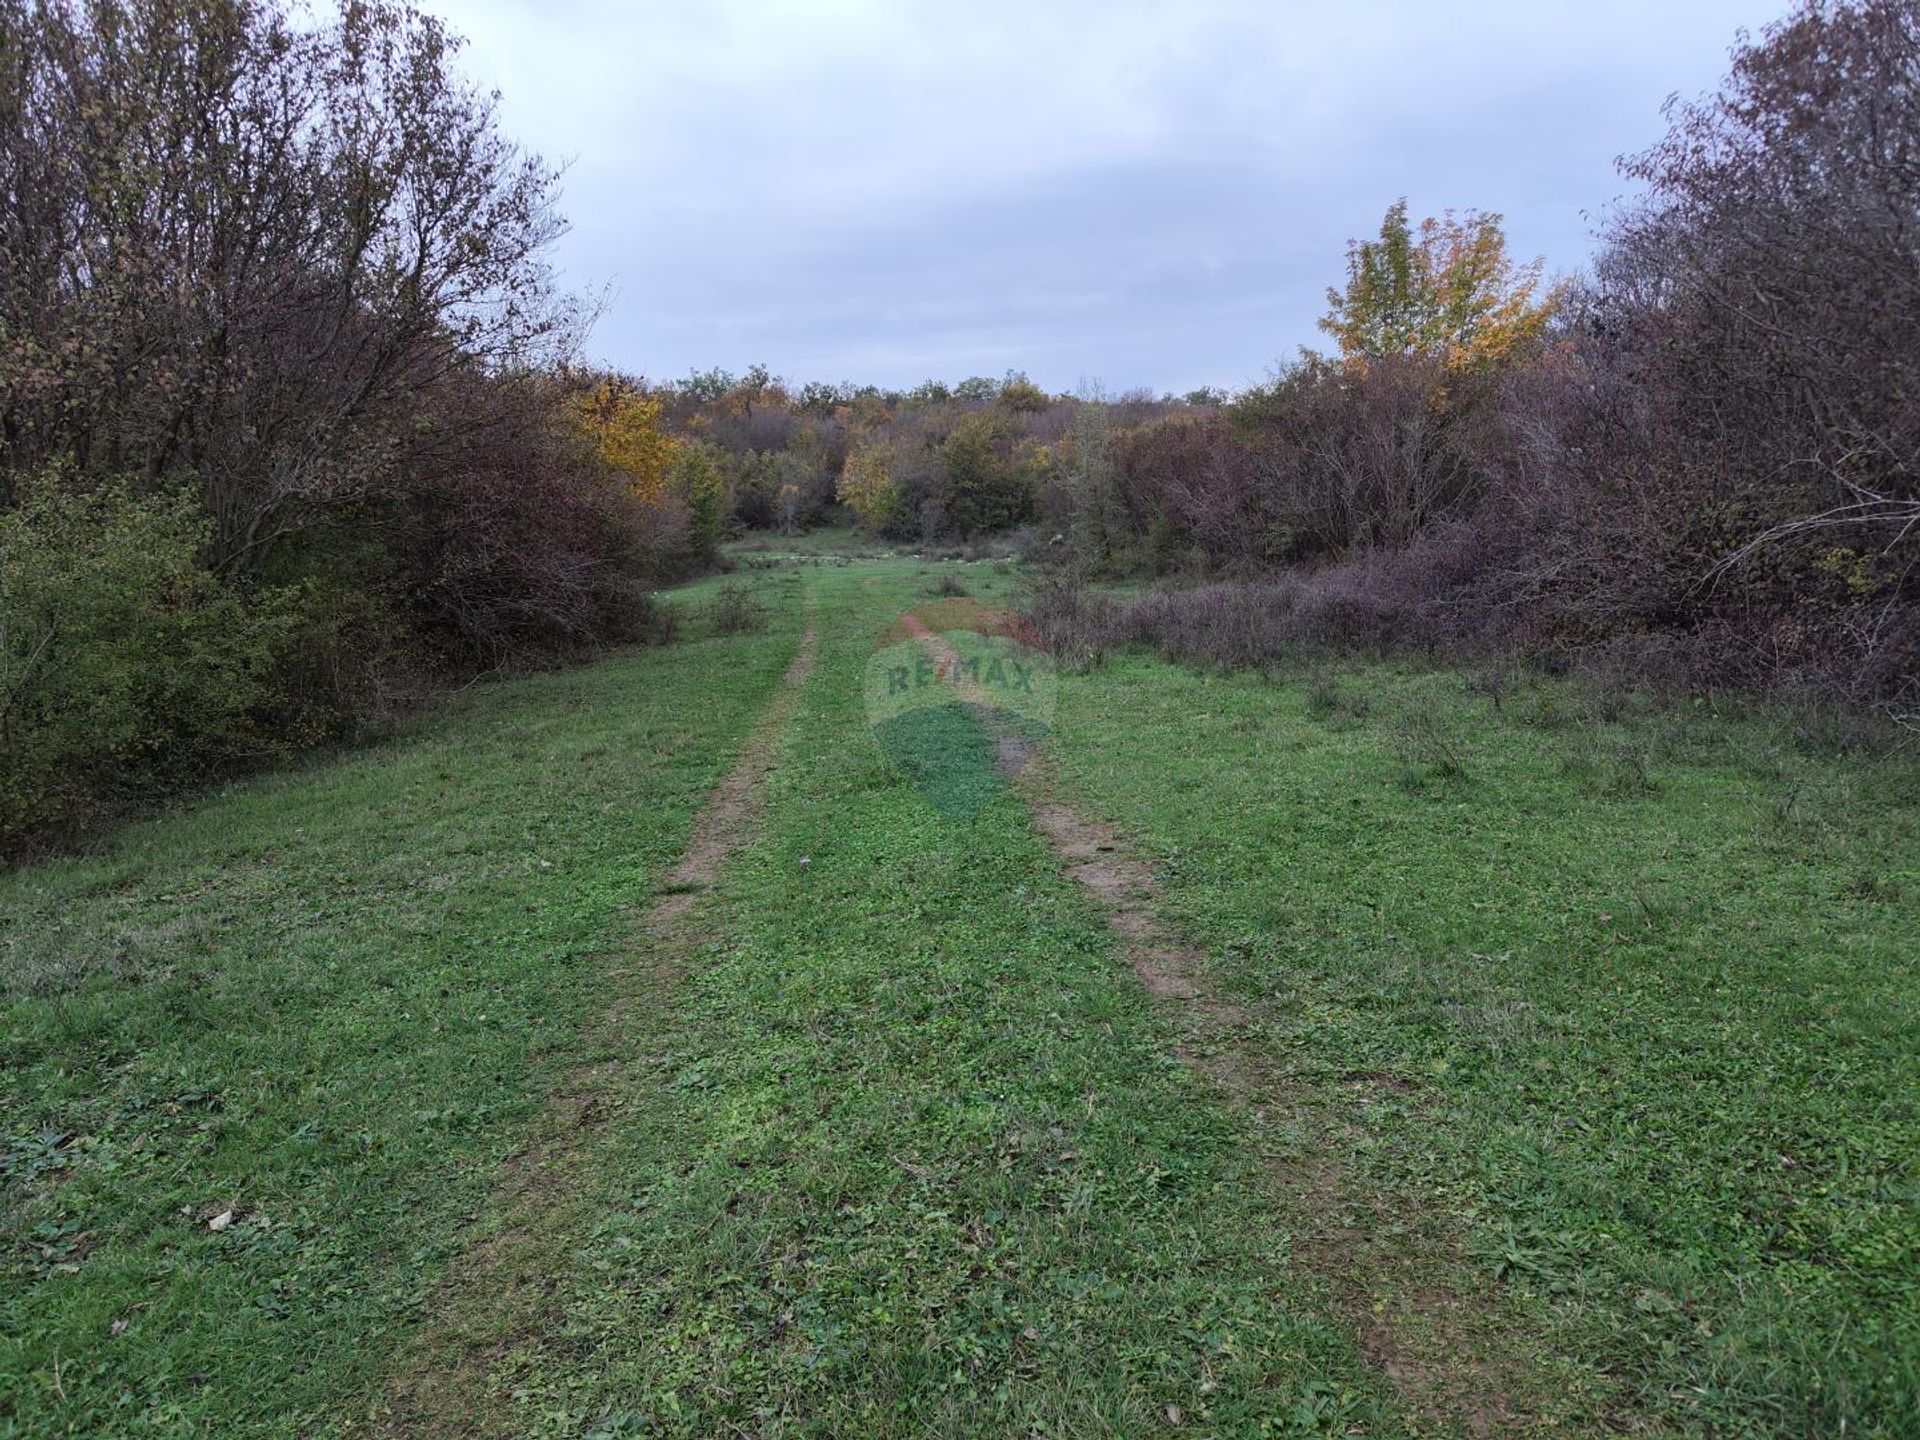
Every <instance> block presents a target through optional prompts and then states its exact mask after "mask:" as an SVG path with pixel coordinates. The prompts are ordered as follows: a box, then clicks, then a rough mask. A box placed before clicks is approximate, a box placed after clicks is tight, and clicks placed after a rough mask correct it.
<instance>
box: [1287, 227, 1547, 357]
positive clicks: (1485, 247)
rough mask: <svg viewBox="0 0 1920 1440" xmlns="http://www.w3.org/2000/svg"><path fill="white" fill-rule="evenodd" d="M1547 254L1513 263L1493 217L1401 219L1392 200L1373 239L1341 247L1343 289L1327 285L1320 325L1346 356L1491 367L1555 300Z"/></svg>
mask: <svg viewBox="0 0 1920 1440" xmlns="http://www.w3.org/2000/svg"><path fill="white" fill-rule="evenodd" d="M1545 266H1546V262H1545V261H1544V260H1532V261H1529V262H1527V263H1526V264H1524V265H1519V264H1515V263H1514V261H1513V260H1512V258H1511V257H1509V256H1508V254H1507V237H1506V233H1505V232H1504V231H1503V230H1502V229H1501V228H1500V217H1499V216H1498V215H1491V214H1484V213H1481V212H1479V211H1468V212H1467V213H1466V214H1465V215H1461V216H1455V215H1454V214H1453V212H1451V211H1449V212H1447V213H1446V214H1445V215H1443V216H1441V217H1440V218H1439V219H1427V220H1422V221H1421V222H1420V224H1419V226H1418V228H1415V227H1414V226H1413V225H1412V224H1411V223H1409V221H1408V219H1407V202H1406V201H1405V200H1401V201H1398V202H1396V203H1395V204H1394V205H1393V206H1392V208H1390V209H1389V210H1388V211H1387V215H1386V219H1385V220H1384V221H1382V222H1381V225H1380V237H1379V239H1377V240H1364V241H1355V242H1354V243H1353V244H1351V245H1349V246H1348V247H1347V285H1346V289H1345V290H1337V289H1330V290H1328V291H1327V300H1328V302H1329V303H1330V304H1331V305H1332V306H1333V309H1332V311H1331V312H1330V313H1329V314H1328V315H1327V317H1326V318H1325V319H1323V320H1322V321H1321V322H1320V328H1321V329H1322V330H1324V331H1326V332H1327V333H1328V334H1329V335H1331V336H1332V337H1333V338H1334V340H1335V341H1336V342H1337V343H1338V344H1339V347H1340V355H1341V358H1342V359H1344V360H1345V361H1347V362H1348V363H1349V364H1358V365H1365V364H1366V363H1367V362H1368V361H1370V360H1378V359H1384V358H1387V357H1390V356H1400V355H1413V356H1420V357H1423V358H1428V359H1434V360H1438V361H1440V362H1441V363H1442V364H1444V365H1445V366H1446V367H1447V368H1448V369H1450V370H1483V369H1491V368H1495V367H1497V366H1499V365H1501V364H1503V363H1505V362H1506V361H1507V360H1508V359H1510V358H1511V357H1513V356H1514V355H1515V354H1516V352H1518V351H1519V350H1521V349H1523V348H1524V347H1526V346H1528V345H1530V344H1531V343H1532V342H1533V341H1535V340H1537V339H1538V338H1539V337H1540V336H1541V334H1542V333H1544V332H1545V330H1546V327H1547V322H1548V321H1549V320H1550V319H1552V317H1553V312H1554V309H1555V307H1556V306H1557V305H1558V304H1559V302H1560V298H1561V291H1560V289H1559V288H1558V287H1545V288H1543V284H1542V282H1543V278H1544V273H1545Z"/></svg>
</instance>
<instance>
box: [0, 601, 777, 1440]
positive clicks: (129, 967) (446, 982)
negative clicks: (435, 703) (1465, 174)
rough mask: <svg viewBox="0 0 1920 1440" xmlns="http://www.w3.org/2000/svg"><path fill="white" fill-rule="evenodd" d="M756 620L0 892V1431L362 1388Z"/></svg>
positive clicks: (601, 957) (628, 882) (676, 795)
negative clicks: (730, 634) (0, 1197)
mask: <svg viewBox="0 0 1920 1440" xmlns="http://www.w3.org/2000/svg"><path fill="white" fill-rule="evenodd" d="M756 583H758V584H760V585H761V586H762V587H763V589H764V591H765V593H766V594H767V597H768V598H769V599H770V600H775V601H777V600H779V598H780V596H781V595H782V594H783V593H787V592H786V582H785V581H784V580H783V579H781V578H780V577H773V576H767V577H760V578H759V579H758V581H757V582H756ZM774 615H775V623H774V625H773V627H772V628H771V629H769V630H768V631H767V632H766V633H764V634H759V635H750V636H744V637H737V638H733V639H728V640H724V641H719V640H712V639H708V638H703V636H702V632H701V628H700V626H699V625H698V624H697V623H696V624H694V625H692V626H690V627H689V629H690V630H691V631H692V632H693V635H694V638H692V639H690V640H689V641H688V642H687V643H685V644H682V645H680V646H678V647H675V648H673V649H671V650H664V651H649V652H643V653H638V654H634V655H632V656H629V657H625V658H621V659H617V660H613V661H609V662H607V663H605V664H602V665H599V666H595V667H592V668H589V669H583V670H577V671H573V672H569V673H566V674H559V675H550V676H543V677H539V678H535V679H531V680H525V681H516V682H512V683H509V684H503V685H498V686H488V687H482V688H479V689H476V690H474V691H472V692H470V693H469V694H468V695H467V696H465V697H463V698H462V700H461V701H460V702H458V703H457V704H456V705H454V706H452V707H451V708H450V709H449V710H448V711H447V712H446V713H444V714H443V715H441V716H439V717H437V718H434V719H431V720H429V721H427V722H424V723H422V724H420V725H419V726H418V727H416V728H415V729H414V730H413V731H412V732H411V733H409V734H408V735H407V736H406V737H405V738H403V739H400V740H397V741H395V742H393V743H391V744H389V745H386V746H382V747H379V748H377V749H373V750H368V751H364V752H360V753H357V754H353V755H349V756H346V757H342V758H337V759H335V760H333V761H331V762H328V763H325V764H317V765H315V766H313V767H311V768H309V769H306V770H302V771H299V772H295V773H292V774H288V775H284V776H279V777H274V778H269V779H264V780H259V781H254V782H250V783H247V784H244V785H238V786H234V787H232V788H230V789H229V790H227V791H226V792H224V793H222V794H220V795H218V796H214V797H210V798H207V799H205V800H203V801H201V802H200V803H198V804H196V805H194V806H192V807H190V808H187V809H185V810H183V811H181V812H180V813H177V814H173V815H170V816H166V817H162V818H160V819H157V820H155V821H153V822H152V823H149V824H146V825H143V826H139V827H135V828H134V829H131V830H129V831H128V832H126V834H125V835H124V836H123V837H122V838H121V839H120V841H119V842H118V843H117V844H116V845H115V846H114V847H113V848H112V849H110V850H109V851H107V852H106V853H104V854H103V855H101V856H99V857H97V858H90V859H80V860H71V861H64V862H59V863H54V864H48V865H42V866H37V867H34V868H31V869H27V870H23V871H19V872H16V873H13V874H9V875H6V876H4V877H0V976H4V986H5V991H4V1011H3V1012H0V1014H3V1015H4V1024H3V1027H0V1047H3V1053H4V1064H3V1065H0V1114H3V1115H4V1117H5V1134H4V1137H3V1138H4V1144H5V1151H4V1154H5V1166H6V1169H5V1177H4V1178H5V1184H6V1191H5V1197H6V1198H5V1209H4V1223H5V1227H6V1232H5V1256H4V1264H5V1267H6V1269H5V1274H4V1277H3V1278H4V1284H3V1285H0V1433H16V1434H22V1435H56V1434H76V1435H109V1434H110V1435H149V1434H165V1435H180V1434H213V1435H220V1436H223V1437H225V1436H235V1435H290V1434H310V1433H313V1432H314V1431H315V1430H316V1429H319V1428H321V1427H322V1426H323V1425H324V1424H326V1423H327V1422H328V1419H329V1417H331V1416H335V1415H337V1414H338V1412H339V1410H340V1408H341V1406H342V1405H343V1404H344V1403H348V1402H353V1401H357V1400H359V1399H360V1397H363V1396H364V1394H365V1392H366V1391H367V1389H368V1388H369V1386H371V1385H372V1384H373V1383H374V1380H375V1378H376V1376H377V1375H378V1373H379V1370H380V1368H381V1367H382V1366H383V1365H384V1364H385V1363H386V1362H387V1360H388V1354H389V1349H390V1347H391V1346H392V1345H393V1344H394V1343H395V1342H396V1340H397V1338H398V1337H399V1336H401V1335H403V1334H404V1333H405V1331H406V1329H407V1327H408V1326H409V1325H410V1324H411V1322H412V1320H413V1318H414V1317H415V1316H416V1315H417V1314H418V1313H419V1311H420V1308H421V1306H422V1305H423V1303H424V1302H425V1301H426V1300H427V1298H428V1297H429V1296H430V1295H432V1293H433V1291H434V1287H435V1285H436V1283H437V1281H438V1280H439V1277H440V1275H441V1273H442V1271H443V1269H444V1267H445V1265H446V1263H447V1261H448V1259H449V1257H450V1256H451V1255H452V1254H453V1253H455V1252H456V1251H457V1249H458V1248H459V1246H460V1244H461V1241H462V1238H463V1234H464V1232H465V1229H466V1226H467V1225H468V1223H469V1222H470V1221H471V1219H472V1217H473V1216H474V1214H475V1212H476V1210H477V1209H478V1207H479V1205H480V1203H481V1201H482V1199H483V1197H485V1196H486V1194H487V1193H488V1192H489V1189H490V1188H491V1187H492V1186H493V1185H494V1183H495V1182H496V1178H497V1176H498V1175H499V1173H500V1167H501V1165H502V1164H503V1163H504V1162H505V1160H506V1159H507V1157H509V1156H510V1155H512V1154H513V1153H514V1152H515V1151H516V1150H517V1149H518V1148H519V1147H520V1144H521V1142H522V1139H523V1137H524V1135H525V1134H526V1131H527V1127H528V1126H529V1125H530V1124H532V1123H534V1122H535V1119H536V1117H537V1116H539V1115H540V1114H541V1113H542V1107H543V1106H544V1104H545V1102H546V1098H547V1096H548V1095H549V1093H550V1092H551V1091H552V1090H553V1089H554V1088H555V1087H556V1085H558V1084H559V1083H560V1082H561V1081H562V1080H563V1079H564V1077H565V1076H567V1075H568V1073H569V1072H570V1071H571V1070H572V1069H573V1068H574V1067H575V1066H577V1065H579V1064H581V1063H583V1062H585V1061H588V1060H590V1059H591V1058H593V1057H592V1056H591V1055H589V1054H587V1053H585V1052H584V1051H583V1049H582V1036H583V1033H584V1022H585V1020H586V1019H587V1017H588V1016H589V1015H591V1014H592V1013H594V1012H595V1011H596V1010H597V1009H598V1008H599V1007H600V1006H601V1005H602V1004H603V1001H604V992H603V985H602V979H603V976H604V973H605V970H606V967H607V966H608V965H609V964H610V963H612V962H613V961H614V960H615V959H616V958H617V957H618V956H619V955H620V953H621V950H622V946H623V942H624V940H625V938H626V935H625V930H624V928H623V924H622V918H623V917H624V916H630V915H631V914H632V913H633V911H634V908H635V907H636V905H639V904H643V903H644V902H645V900H646V897H647V895H648V893H649V891H650V890H651V888H652V887H653V885H654V883H655V882H656V881H657V880H658V879H659V878H660V877H661V876H663V875H664V874H665V873H666V872H667V870H668V868H669V867H670V865H671V864H672V863H673V861H674V859H675V857H676V856H677V855H678V854H679V853H680V852H681V850H682V847H683V846H684V844H685V842H686V838H687V834H688V830H689V826H690V824H691V821H692V818H693V816H694V814H695V813H696V812H697V811H698V809H699V808H700V806H701V805H702V804H703V803H704V801H705V799H706V797H707V795H708V794H709V793H710V792H711V790H712V788H713V786H714V784H715V782H716V781H717V780H718V779H719V777H720V776H721V775H722V774H723V773H724V771H725V770H726V768H727V765H728V763H729V761H730V759H731V756H732V752H733V751H734V749H735V748H736V747H737V745H738V744H739V742H740V740H741V738H742V737H743V736H744V735H745V733H746V730H747V728H748V726H749V725H750V724H751V723H752V720H753V717H754V716H755V715H757V714H758V713H759V711H760V709H761V706H762V704H763V702H764V700H765V699H766V697H767V696H768V695H769V694H770V693H771V692H772V690H773V688H774V686H775V684H776V683H777V681H778V678H779V675H780V670H781V667H782V666H783V665H784V664H785V663H786V661H787V658H788V656H789V655H790V654H791V652H792V648H793V644H794V636H795V633H796V631H797V628H798V624H799V615H798V612H797V609H795V608H794V607H792V606H782V605H780V604H776V605H775V606H774ZM228 1212H230V1213H231V1219H230V1220H229V1221H228V1222H227V1223H226V1224H225V1225H224V1226H223V1227H222V1228H220V1229H218V1230H215V1229H211V1228H209V1222H210V1221H212V1220H215V1219H218V1218H219V1216H221V1215H222V1214H225V1213H228Z"/></svg>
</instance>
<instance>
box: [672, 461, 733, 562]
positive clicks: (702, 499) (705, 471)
mask: <svg viewBox="0 0 1920 1440" xmlns="http://www.w3.org/2000/svg"><path fill="white" fill-rule="evenodd" d="M667 485H668V488H669V491H670V493H671V495H672V496H673V498H674V499H676V500H678V501H679V502H680V503H682V504H684V505H685V506H686V507H687V513H688V515H689V517H690V522H691V524H690V529H689V534H688V540H689V543H690V545H691V548H692V550H693V555H692V557H691V558H692V559H693V560H694V561H696V562H698V563H702V564H704V563H706V562H707V561H709V560H711V559H712V558H713V555H714V552H715V551H716V550H718V548H719V546H720V536H721V532H722V531H723V530H724V529H725V528H726V523H727V511H728V509H729V508H730V505H729V499H730V497H729V496H728V493H727V472H726V469H725V467H724V466H723V465H722V464H721V458H720V455H719V454H718V452H716V451H715V450H714V448H713V447H712V446H711V445H706V444H702V443H700V442H698V441H687V442H682V443H681V444H680V445H678V446H677V447H676V448H675V450H674V455H673V464H672V466H671V467H670V468H669V470H668V472H667Z"/></svg>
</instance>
